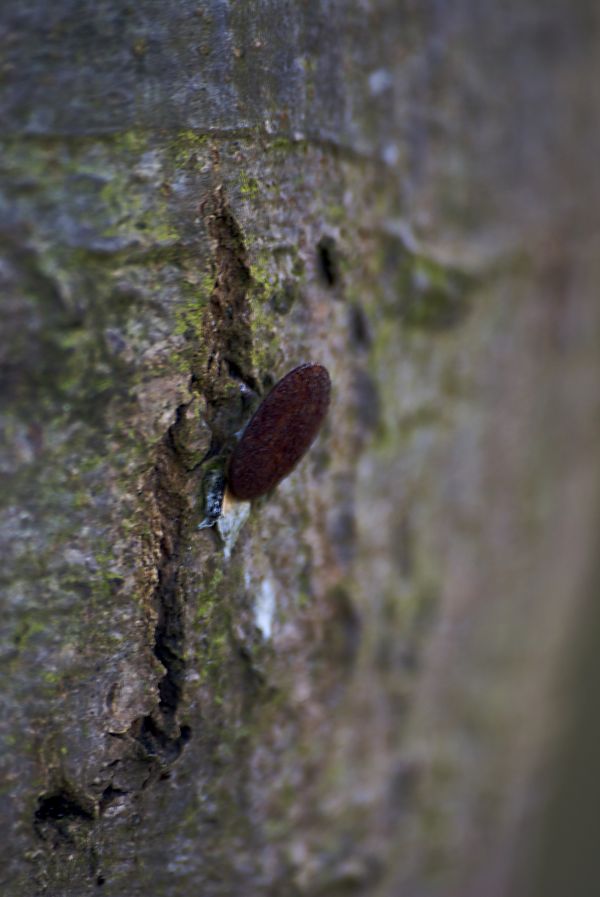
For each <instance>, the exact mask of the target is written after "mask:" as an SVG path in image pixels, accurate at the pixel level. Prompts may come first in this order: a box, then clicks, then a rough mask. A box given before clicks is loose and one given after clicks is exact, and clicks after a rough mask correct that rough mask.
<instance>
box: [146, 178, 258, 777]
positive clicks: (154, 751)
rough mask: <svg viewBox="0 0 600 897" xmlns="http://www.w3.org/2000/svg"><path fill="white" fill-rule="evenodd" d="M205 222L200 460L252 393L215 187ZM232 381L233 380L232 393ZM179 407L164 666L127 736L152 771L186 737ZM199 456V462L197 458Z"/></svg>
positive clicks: (238, 247)
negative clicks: (211, 274) (205, 440)
mask: <svg viewBox="0 0 600 897" xmlns="http://www.w3.org/2000/svg"><path fill="white" fill-rule="evenodd" d="M212 207H213V208H212V212H211V213H210V214H209V215H208V216H207V227H208V230H209V233H210V235H211V236H212V238H213V241H214V265H215V285H214V289H213V292H212V294H211V297H210V300H209V304H208V308H207V310H206V313H205V316H204V321H203V333H204V336H205V346H206V352H205V354H204V363H198V364H195V365H193V369H192V376H191V383H190V386H191V388H192V390H194V391H196V392H200V393H202V394H203V395H204V397H205V399H206V402H207V415H206V419H207V423H208V426H209V428H210V430H211V446H210V449H209V451H208V455H207V458H212V459H214V457H215V456H217V455H226V454H227V453H228V452H229V451H230V448H231V445H232V443H233V440H234V433H235V432H236V431H237V430H238V429H239V428H240V426H241V424H242V423H243V420H244V418H245V417H246V416H247V404H248V393H249V392H251V393H254V392H255V391H256V390H257V382H256V379H255V377H254V375H253V371H252V335H251V327H250V306H249V302H248V289H249V287H250V284H251V281H252V279H251V275H250V269H249V267H248V264H247V262H246V249H245V246H244V242H243V238H242V234H241V230H240V228H239V225H238V223H237V221H236V220H235V218H234V216H233V214H232V212H231V210H230V208H229V206H228V204H227V202H226V199H225V195H224V191H223V188H222V187H221V186H219V187H217V188H216V189H215V190H214V192H213V195H212ZM232 381H234V382H235V383H237V387H238V388H236V389H233V390H232V388H231V387H232ZM186 410H187V405H183V406H180V408H179V409H178V411H177V416H176V420H175V423H174V424H173V425H172V426H171V427H169V429H168V431H167V433H166V434H165V436H164V438H163V440H162V443H161V444H160V446H159V447H158V449H157V456H156V463H155V466H154V471H153V474H152V483H151V491H152V494H153V496H154V500H155V502H156V507H157V510H158V516H159V519H160V529H161V534H160V559H159V562H158V565H157V571H156V572H157V584H156V588H155V592H154V602H155V606H156V608H157V612H158V620H157V623H156V628H155V634H154V654H155V656H156V657H157V659H158V660H159V661H160V662H161V664H162V665H163V667H164V669H165V674H164V675H163V677H162V678H161V680H160V682H159V684H158V692H159V702H158V706H157V707H156V708H154V710H153V712H152V713H150V714H148V715H146V716H144V717H141V718H139V719H137V720H136V721H135V722H134V724H133V726H132V727H131V730H130V734H131V735H132V736H133V737H134V738H135V740H136V741H137V743H138V744H139V745H140V746H141V747H142V749H143V750H144V752H145V755H146V756H147V757H149V758H156V759H157V760H158V761H159V764H160V768H161V769H163V770H164V768H165V766H168V765H169V764H171V763H173V762H175V761H176V760H177V758H178V757H179V756H180V754H181V751H182V750H183V748H184V747H185V744H186V743H187V742H188V741H189V739H190V737H191V734H192V733H191V729H190V727H189V726H187V725H180V724H179V721H178V709H179V706H180V703H181V700H182V696H183V688H184V681H185V671H186V663H185V640H186V632H185V613H186V608H185V595H184V594H183V591H182V586H181V582H180V576H179V573H180V561H181V555H182V547H183V544H184V542H185V541H186V531H187V527H188V523H189V520H190V517H191V515H192V508H191V507H190V504H189V499H188V494H189V489H188V485H189V477H190V476H194V477H195V478H198V479H199V478H200V477H201V467H202V464H200V465H199V468H200V469H196V470H192V471H190V469H189V468H188V466H187V465H186V462H185V451H182V444H183V442H184V439H185V423H186V420H185V414H186ZM205 460H207V459H205Z"/></svg>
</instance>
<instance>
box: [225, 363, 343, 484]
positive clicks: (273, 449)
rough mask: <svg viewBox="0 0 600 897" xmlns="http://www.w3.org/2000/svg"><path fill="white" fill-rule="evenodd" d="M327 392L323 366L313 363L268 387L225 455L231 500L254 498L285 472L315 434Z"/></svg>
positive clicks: (291, 467)
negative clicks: (245, 425) (262, 399)
mask: <svg viewBox="0 0 600 897" xmlns="http://www.w3.org/2000/svg"><path fill="white" fill-rule="evenodd" d="M330 392H331V380H330V379H329V374H328V373H327V369H326V368H324V367H323V365H321V364H315V363H313V362H309V363H307V364H301V365H299V367H297V368H294V369H293V370H291V371H290V372H289V374H286V375H285V377H283V379H281V380H280V381H279V383H277V384H276V385H275V386H274V387H273V389H272V390H271V392H270V393H269V395H268V396H267V397H266V399H264V401H263V402H262V403H261V404H260V405H259V407H258V409H257V411H256V413H255V414H254V417H253V418H252V419H251V421H250V423H249V424H248V426H247V427H246V429H245V430H244V433H243V436H242V438H241V439H240V441H239V443H238V444H237V446H236V448H235V450H234V452H233V455H232V456H231V461H230V464H229V474H228V486H229V489H230V491H231V493H232V494H233V495H234V496H235V497H236V498H240V499H244V500H247V501H248V500H250V499H252V498H258V496H259V495H264V493H265V492H269V491H270V490H271V489H273V488H274V487H275V486H276V485H277V484H278V483H279V482H281V480H283V478H284V477H286V476H287V475H288V474H289V473H291V471H292V470H293V469H294V467H295V466H296V464H297V463H298V461H299V460H300V459H301V458H302V456H303V455H304V453H305V452H306V451H307V450H308V448H309V447H310V445H311V443H312V442H313V440H314V438H315V436H316V435H317V433H318V432H319V428H320V427H321V424H322V423H323V420H324V418H325V415H326V414H327V409H328V408H329V396H330Z"/></svg>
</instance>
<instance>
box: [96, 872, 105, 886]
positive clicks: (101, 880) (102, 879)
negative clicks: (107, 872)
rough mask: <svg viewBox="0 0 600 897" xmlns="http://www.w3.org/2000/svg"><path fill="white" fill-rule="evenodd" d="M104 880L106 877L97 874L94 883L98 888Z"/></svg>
mask: <svg viewBox="0 0 600 897" xmlns="http://www.w3.org/2000/svg"><path fill="white" fill-rule="evenodd" d="M105 881H106V879H105V878H104V876H103V875H99V876H98V878H97V879H96V884H97V886H98V887H99V888H101V887H102V885H103V884H104V882H105Z"/></svg>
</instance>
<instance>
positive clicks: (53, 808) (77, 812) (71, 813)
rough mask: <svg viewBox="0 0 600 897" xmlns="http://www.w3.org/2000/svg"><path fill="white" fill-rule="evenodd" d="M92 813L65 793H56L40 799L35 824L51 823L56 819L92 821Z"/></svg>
mask: <svg viewBox="0 0 600 897" xmlns="http://www.w3.org/2000/svg"><path fill="white" fill-rule="evenodd" d="M93 818H94V817H93V815H92V813H91V812H90V811H89V810H88V809H86V807H84V806H83V805H82V804H81V803H79V802H78V801H77V799H76V798H75V797H74V796H72V795H70V794H68V793H67V792H65V791H56V792H55V793H54V794H49V795H47V796H46V797H40V799H39V800H38V808H37V810H36V811H35V819H36V821H37V822H52V821H56V820H58V819H88V820H91V819H93Z"/></svg>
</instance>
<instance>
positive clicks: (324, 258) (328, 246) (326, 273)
mask: <svg viewBox="0 0 600 897" xmlns="http://www.w3.org/2000/svg"><path fill="white" fill-rule="evenodd" d="M317 262H318V266H319V274H320V277H321V280H322V281H323V283H325V284H326V285H327V286H328V287H334V286H335V285H336V283H337V282H338V280H339V265H338V252H337V247H336V244H335V240H334V239H333V237H321V239H320V240H319V242H318V244H317Z"/></svg>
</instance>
